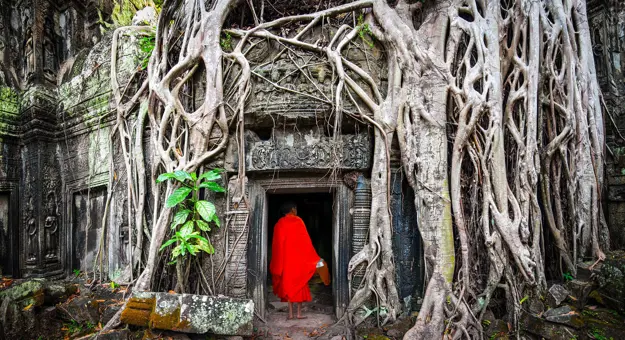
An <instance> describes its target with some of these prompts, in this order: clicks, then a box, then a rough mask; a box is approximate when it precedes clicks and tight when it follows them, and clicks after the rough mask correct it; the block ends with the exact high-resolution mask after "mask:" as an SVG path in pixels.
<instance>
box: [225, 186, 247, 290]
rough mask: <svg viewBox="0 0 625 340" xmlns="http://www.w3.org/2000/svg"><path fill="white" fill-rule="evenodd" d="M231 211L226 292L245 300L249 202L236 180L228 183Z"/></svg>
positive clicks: (228, 213) (229, 215)
mask: <svg viewBox="0 0 625 340" xmlns="http://www.w3.org/2000/svg"><path fill="white" fill-rule="evenodd" d="M228 193H229V202H228V207H229V210H228V211H227V212H226V214H227V216H226V219H227V220H229V222H228V230H227V232H228V237H227V241H226V242H227V248H226V256H230V258H229V259H228V261H227V263H226V272H225V279H226V285H225V286H226V291H227V293H228V296H231V297H236V298H245V297H246V295H247V273H246V271H247V246H248V244H247V240H248V236H249V227H248V225H249V217H250V213H249V212H250V209H249V207H248V204H249V202H247V201H246V200H244V199H243V195H242V194H241V193H239V190H238V188H237V185H236V180H235V179H231V180H230V182H229V183H228Z"/></svg>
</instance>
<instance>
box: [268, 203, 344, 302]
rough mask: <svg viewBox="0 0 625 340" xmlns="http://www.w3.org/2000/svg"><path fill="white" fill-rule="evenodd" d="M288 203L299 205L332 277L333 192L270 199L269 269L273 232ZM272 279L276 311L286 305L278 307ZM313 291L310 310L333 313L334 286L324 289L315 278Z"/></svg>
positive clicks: (311, 287)
mask: <svg viewBox="0 0 625 340" xmlns="http://www.w3.org/2000/svg"><path fill="white" fill-rule="evenodd" d="M286 202H293V203H295V204H296V205H297V214H298V216H299V217H301V218H302V220H303V221H304V224H306V229H307V230H308V234H309V235H310V239H311V241H312V244H313V247H315V250H316V251H317V254H318V255H319V256H320V257H321V258H323V259H324V260H325V261H326V263H327V264H328V267H329V270H330V273H332V262H333V261H332V253H333V244H334V242H333V241H334V240H333V230H332V224H333V223H332V222H333V221H332V216H333V194H332V193H330V192H327V193H301V194H268V195H267V203H268V212H267V231H268V235H267V236H268V238H267V241H268V244H267V245H268V247H267V248H268V249H267V255H268V256H267V261H268V262H267V266H269V261H271V245H272V244H271V242H272V240H273V228H274V226H275V225H276V223H277V222H278V220H279V219H280V218H281V217H282V215H281V214H280V207H281V206H282V204H284V203H286ZM268 276H269V277H268V278H267V280H268V287H269V290H270V291H269V295H270V296H269V302H270V308H272V306H273V307H274V308H278V307H276V306H280V307H284V305H283V304H276V303H275V302H276V301H278V298H277V297H276V296H275V295H273V293H272V292H271V275H268ZM309 287H310V292H311V295H312V299H313V301H312V304H311V305H310V306H308V307H309V308H310V309H316V310H320V311H325V312H330V313H331V312H332V304H333V297H332V285H330V286H325V285H323V283H322V282H321V279H320V278H319V277H318V276H317V275H315V276H314V277H313V278H312V279H311V280H310V282H309ZM278 309H280V308H278Z"/></svg>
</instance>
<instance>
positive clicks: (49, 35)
mask: <svg viewBox="0 0 625 340" xmlns="http://www.w3.org/2000/svg"><path fill="white" fill-rule="evenodd" d="M56 41H57V39H56V33H55V32H54V22H53V21H52V20H51V19H50V18H46V20H45V24H44V34H43V73H44V75H45V77H46V78H48V80H50V81H51V82H55V81H56V70H57V44H56Z"/></svg>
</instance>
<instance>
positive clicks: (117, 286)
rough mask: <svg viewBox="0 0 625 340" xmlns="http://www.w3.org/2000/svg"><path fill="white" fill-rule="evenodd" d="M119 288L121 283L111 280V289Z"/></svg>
mask: <svg viewBox="0 0 625 340" xmlns="http://www.w3.org/2000/svg"><path fill="white" fill-rule="evenodd" d="M117 288H119V283H117V282H115V281H111V289H112V290H115V289H117Z"/></svg>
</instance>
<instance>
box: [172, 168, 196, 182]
mask: <svg viewBox="0 0 625 340" xmlns="http://www.w3.org/2000/svg"><path fill="white" fill-rule="evenodd" d="M174 177H175V178H176V179H177V180H178V181H179V182H183V183H184V181H185V180H187V179H193V178H192V177H191V174H189V173H188V172H186V171H182V170H178V171H176V172H174Z"/></svg>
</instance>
